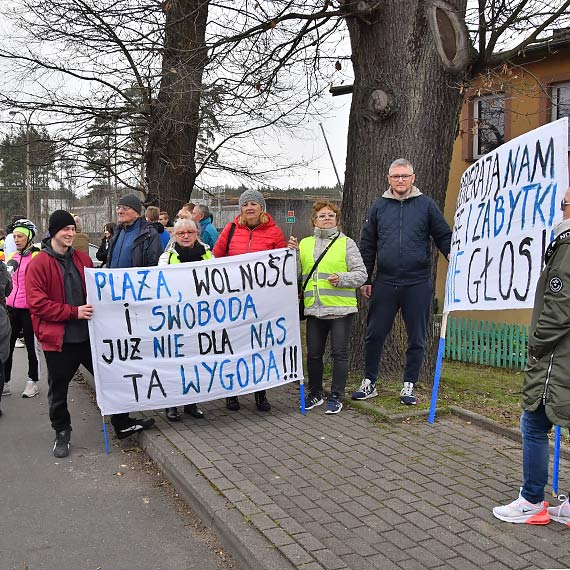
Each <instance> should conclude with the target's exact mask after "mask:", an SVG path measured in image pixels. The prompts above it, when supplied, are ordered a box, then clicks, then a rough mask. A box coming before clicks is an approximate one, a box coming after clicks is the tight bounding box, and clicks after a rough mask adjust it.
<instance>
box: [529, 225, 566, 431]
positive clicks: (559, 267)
mask: <svg viewBox="0 0 570 570" xmlns="http://www.w3.org/2000/svg"><path fill="white" fill-rule="evenodd" d="M549 250H550V251H549V252H547V262H546V267H545V268H544V271H543V272H542V274H541V275H540V278H539V280H538V284H537V286H536V295H535V299H534V309H533V313H532V322H531V329H530V335H529V358H528V360H527V364H526V368H525V375H524V386H523V408H524V409H525V410H528V411H534V410H536V408H537V407H538V406H539V405H540V403H541V402H542V403H543V404H544V406H545V409H546V415H547V416H548V419H549V420H550V421H551V422H552V423H553V424H555V425H559V426H563V427H567V426H570V231H565V232H562V233H561V234H560V235H559V236H558V237H557V238H556V240H555V241H554V242H553V243H552V244H551V246H550V247H549ZM549 253H550V256H549V255H548V254H549Z"/></svg>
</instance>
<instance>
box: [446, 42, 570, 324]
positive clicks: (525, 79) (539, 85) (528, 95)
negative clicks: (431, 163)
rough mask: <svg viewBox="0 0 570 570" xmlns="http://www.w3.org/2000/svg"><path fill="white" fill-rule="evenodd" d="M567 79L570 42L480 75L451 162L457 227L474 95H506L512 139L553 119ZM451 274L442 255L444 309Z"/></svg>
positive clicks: (505, 317)
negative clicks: (553, 102) (555, 90)
mask: <svg viewBox="0 0 570 570" xmlns="http://www.w3.org/2000/svg"><path fill="white" fill-rule="evenodd" d="M522 65H524V68H523V67H522ZM567 81H570V46H569V47H565V48H562V49H560V50H559V51H558V52H556V53H549V54H544V53H543V54H538V53H535V54H530V53H529V54H527V56H526V58H525V59H522V60H521V61H520V66H518V67H516V66H515V67H512V68H509V72H508V73H502V74H500V75H499V76H497V77H492V78H481V79H480V80H478V81H476V82H475V83H474V85H473V87H472V88H471V89H470V90H469V91H468V93H467V95H466V98H465V102H464V104H463V108H462V111H461V117H460V123H459V136H458V137H457V139H456V140H455V144H454V147H453V156H452V159H451V164H450V171H449V184H448V187H447V195H446V200H445V210H444V215H445V218H446V219H447V221H448V222H449V224H450V226H451V225H453V216H454V214H455V205H456V203H457V193H458V190H459V183H460V180H461V176H462V174H463V173H464V172H465V170H466V169H467V168H468V167H469V166H470V165H471V164H473V162H474V160H473V159H470V158H469V155H470V148H471V144H472V134H471V129H472V124H473V123H472V113H471V108H472V104H471V101H472V99H473V98H474V97H477V96H480V95H485V94H486V93H492V92H501V91H502V92H503V93H505V139H506V140H511V139H513V138H515V137H518V136H519V135H521V134H524V133H526V132H528V131H530V130H532V129H535V128H537V127H539V126H541V125H544V124H546V123H548V122H549V121H550V120H551V115H550V108H549V99H548V97H547V94H548V93H549V88H550V85H551V84H552V83H558V82H567ZM446 272H447V261H445V260H443V258H442V256H439V261H438V270H437V281H436V289H435V294H436V297H437V299H438V304H439V306H440V307H443V299H444V296H445V295H444V290H445V277H446ZM454 315H456V316H465V317H469V318H473V319H481V320H489V321H494V322H510V323H520V324H529V323H530V315H531V311H530V310H508V311H465V312H461V311H459V312H457V313H454Z"/></svg>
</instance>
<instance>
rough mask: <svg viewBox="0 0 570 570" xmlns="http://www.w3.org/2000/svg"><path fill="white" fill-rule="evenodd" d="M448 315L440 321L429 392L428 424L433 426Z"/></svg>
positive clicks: (445, 314)
mask: <svg viewBox="0 0 570 570" xmlns="http://www.w3.org/2000/svg"><path fill="white" fill-rule="evenodd" d="M448 315H449V313H443V317H442V319H441V331H440V333H439V346H438V349H437V361H436V363H435V373H434V376H433V389H432V391H431V404H430V408H429V416H428V422H429V423H430V424H433V423H434V421H435V410H436V407H437V394H438V392H439V379H440V377H441V364H442V362H443V354H444V351H445V332H446V330H447V317H448Z"/></svg>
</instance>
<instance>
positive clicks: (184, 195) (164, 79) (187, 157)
mask: <svg viewBox="0 0 570 570" xmlns="http://www.w3.org/2000/svg"><path fill="white" fill-rule="evenodd" d="M208 4H209V2H208V0H168V1H166V2H163V4H162V6H163V9H164V11H165V13H166V21H165V30H164V53H163V59H162V76H161V82H160V91H159V94H158V98H157V100H156V101H154V102H153V103H152V105H151V107H152V110H151V122H150V132H149V143H148V151H147V155H146V160H145V162H146V176H147V182H148V188H149V193H148V196H147V203H152V204H157V205H159V206H160V208H161V209H164V210H167V211H168V212H170V215H171V216H174V215H175V214H176V212H177V211H178V210H179V209H180V206H181V205H182V204H183V203H185V202H188V201H189V199H190V196H191V195H192V189H193V187H194V182H195V179H196V162H195V157H194V155H195V151H196V141H197V138H198V132H199V128H200V98H201V94H202V75H203V72H204V67H205V65H206V62H207V51H206V45H205V32H206V22H207V18H208Z"/></svg>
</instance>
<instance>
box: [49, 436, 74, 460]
mask: <svg viewBox="0 0 570 570" xmlns="http://www.w3.org/2000/svg"><path fill="white" fill-rule="evenodd" d="M70 440H71V430H70V429H62V430H61V431H56V432H55V441H54V442H53V455H54V457H57V458H59V459H62V458H63V457H67V456H68V455H69V441H70Z"/></svg>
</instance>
